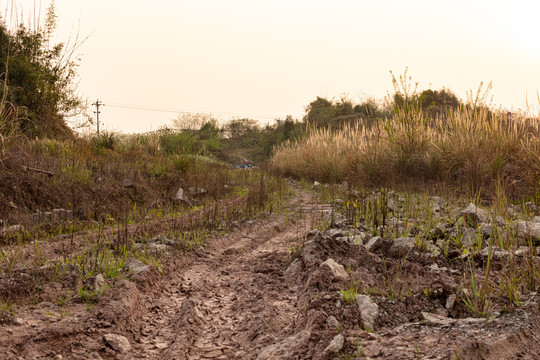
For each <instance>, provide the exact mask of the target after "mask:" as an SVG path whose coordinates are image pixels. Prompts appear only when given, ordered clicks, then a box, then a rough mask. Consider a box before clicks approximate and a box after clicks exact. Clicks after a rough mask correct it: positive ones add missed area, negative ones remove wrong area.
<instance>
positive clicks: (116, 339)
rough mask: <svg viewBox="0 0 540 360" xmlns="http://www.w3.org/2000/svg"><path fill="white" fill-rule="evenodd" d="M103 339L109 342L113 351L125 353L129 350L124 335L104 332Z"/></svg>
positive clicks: (129, 346) (128, 344)
mask: <svg viewBox="0 0 540 360" xmlns="http://www.w3.org/2000/svg"><path fill="white" fill-rule="evenodd" d="M103 340H105V342H106V343H107V344H109V345H110V347H112V348H113V350H114V351H117V352H120V353H123V354H126V353H128V352H129V351H130V350H131V345H130V343H129V340H128V339H127V338H126V337H125V336H122V335H118V334H106V335H103Z"/></svg>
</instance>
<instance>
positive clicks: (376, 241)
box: [364, 236, 384, 251]
mask: <svg viewBox="0 0 540 360" xmlns="http://www.w3.org/2000/svg"><path fill="white" fill-rule="evenodd" d="M383 242H384V240H383V238H382V237H380V236H374V237H372V238H371V239H369V240H368V242H367V243H366V244H365V245H364V246H365V247H366V249H368V250H369V251H377V249H379V248H380V247H381V246H382V244H383Z"/></svg>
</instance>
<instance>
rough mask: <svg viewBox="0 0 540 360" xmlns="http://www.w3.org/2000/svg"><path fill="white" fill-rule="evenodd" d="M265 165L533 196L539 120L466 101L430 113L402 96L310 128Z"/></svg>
mask: <svg viewBox="0 0 540 360" xmlns="http://www.w3.org/2000/svg"><path fill="white" fill-rule="evenodd" d="M270 168H271V169H272V170H273V171H274V172H276V173H279V174H282V175H288V176H293V177H297V178H305V179H310V180H317V181H324V182H340V181H343V180H348V181H351V182H353V183H356V184H358V185H360V184H363V185H371V186H388V185H393V184H399V183H403V182H410V181H414V182H416V181H418V180H426V181H444V182H447V183H454V184H457V185H459V186H462V187H463V189H466V190H468V191H470V192H471V193H473V194H477V193H478V192H480V191H485V192H491V193H493V194H494V193H495V191H496V189H499V190H500V188H501V186H502V187H503V188H504V190H505V192H507V193H508V194H509V195H510V196H523V195H535V196H536V197H537V198H539V194H538V192H539V189H540V118H539V117H538V116H537V117H535V118H526V117H524V116H523V117H517V116H515V115H514V116H512V117H511V116H509V115H508V114H507V113H503V112H499V111H495V110H493V109H491V108H489V107H487V106H483V105H478V104H475V103H471V102H470V103H469V104H468V105H464V106H462V107H461V108H459V109H457V110H455V111H453V112H451V113H448V114H447V115H446V116H441V117H438V118H435V119H433V118H429V117H427V116H425V115H424V113H423V112H422V110H421V109H420V108H419V107H416V105H415V104H414V103H412V102H409V103H407V102H406V101H405V102H404V103H403V104H401V105H399V106H395V108H394V109H393V117H392V118H391V119H385V120H383V119H380V120H379V121H378V123H377V124H376V125H375V126H372V127H369V128H368V127H365V126H362V124H361V123H356V124H352V125H346V126H344V127H342V128H341V129H339V130H337V131H331V130H329V129H318V130H313V131H312V132H311V134H310V135H309V136H308V137H306V138H303V139H301V140H299V141H298V142H287V143H285V144H283V145H282V146H279V147H278V148H277V149H276V151H275V154H274V156H273V158H272V159H271V161H270Z"/></svg>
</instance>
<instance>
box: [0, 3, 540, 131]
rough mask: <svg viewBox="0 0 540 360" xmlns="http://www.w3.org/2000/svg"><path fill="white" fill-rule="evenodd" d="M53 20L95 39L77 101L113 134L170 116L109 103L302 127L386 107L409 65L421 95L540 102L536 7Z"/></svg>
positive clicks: (91, 7) (221, 7) (84, 51)
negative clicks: (353, 105) (321, 102)
mask: <svg viewBox="0 0 540 360" xmlns="http://www.w3.org/2000/svg"><path fill="white" fill-rule="evenodd" d="M9 2H11V1H9ZM38 2H39V1H38ZM6 3H7V2H6V1H1V0H0V4H2V8H5V4H6ZM18 3H19V4H21V6H26V8H27V9H29V10H28V11H30V10H31V9H32V7H33V5H32V6H28V5H25V4H24V3H30V4H32V3H33V1H18ZM48 4H49V1H46V0H42V8H46V7H47V6H48ZM56 13H57V15H58V26H59V27H58V30H57V39H58V41H66V40H67V39H68V37H69V34H70V33H72V34H74V33H75V32H76V29H77V27H78V26H79V25H80V36H81V37H85V36H87V35H90V37H89V38H88V40H86V42H85V43H84V44H83V45H82V46H81V48H80V51H79V54H80V56H81V62H80V68H79V75H80V76H79V77H80V84H79V92H80V94H81V95H82V96H84V97H85V98H88V99H89V100H90V102H95V100H96V99H100V100H101V101H102V102H103V103H105V105H106V106H105V107H103V108H102V113H101V120H102V122H103V124H104V125H103V126H104V127H105V128H106V129H109V130H117V131H123V132H143V131H149V130H156V129H158V128H159V127H161V126H162V125H165V124H170V123H171V119H173V118H175V117H176V115H175V113H167V112H153V111H143V110H135V109H124V108H116V107H113V106H107V105H113V104H125V105H130V106H132V105H135V106H137V107H144V108H149V107H150V108H159V109H170V110H183V111H190V112H203V113H212V114H214V115H216V116H220V117H224V118H228V117H230V116H231V115H236V116H238V117H240V116H242V117H251V118H256V119H260V120H266V121H270V120H272V119H275V118H284V117H285V116H286V115H292V116H294V117H297V118H301V117H302V115H303V114H304V109H305V106H307V105H308V104H309V103H310V102H311V101H313V100H315V98H316V97H317V96H323V97H327V98H329V99H331V98H334V97H335V98H339V96H340V95H342V94H346V95H348V96H349V97H350V98H351V99H352V100H354V101H358V100H361V99H362V98H365V97H366V96H372V97H375V98H379V99H382V98H384V96H385V95H386V94H387V92H388V91H392V82H391V77H390V73H389V71H390V70H392V71H393V72H394V73H395V74H400V73H402V72H403V70H404V69H405V67H408V68H409V75H411V76H412V78H413V81H416V82H418V83H419V87H420V88H421V89H427V88H429V87H431V88H432V89H434V90H438V89H440V88H441V87H443V86H444V87H447V88H449V89H451V90H453V91H454V92H455V93H456V95H457V96H458V97H460V98H462V99H465V98H466V93H467V91H468V90H471V89H472V90H474V91H476V89H477V88H478V85H479V84H480V82H481V81H483V82H484V83H489V82H490V81H492V82H493V91H492V95H493V102H494V103H495V104H496V105H502V106H504V107H506V108H513V109H517V108H524V107H525V101H526V94H528V97H529V102H531V103H534V104H535V105H536V107H538V105H539V104H538V101H537V100H536V91H537V90H538V89H540V21H539V20H538V16H539V14H540V2H538V1H535V0H529V1H522V0H513V1H496V0H490V1H484V0H481V1H478V0H466V1H465V0H454V1H444V2H443V1H434V0H431V1H422V0H407V1H404V0H394V1H393V0H379V1H374V0H373V1H360V0H357V1H354V0H334V1H317V0H309V1H303V0H302V1H300V0H297V1H295V0H288V1H283V0H272V1H263V0H228V1H227V0H191V1H186V0H155V1H148V0H146V1H142V0H92V1H89V0H57V1H56Z"/></svg>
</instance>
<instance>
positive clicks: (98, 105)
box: [92, 100, 105, 136]
mask: <svg viewBox="0 0 540 360" xmlns="http://www.w3.org/2000/svg"><path fill="white" fill-rule="evenodd" d="M92 105H94V106H95V107H96V111H94V114H96V123H97V136H99V107H100V106H105V104H104V103H102V102H100V101H99V100H96V102H95V103H93V104H92Z"/></svg>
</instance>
